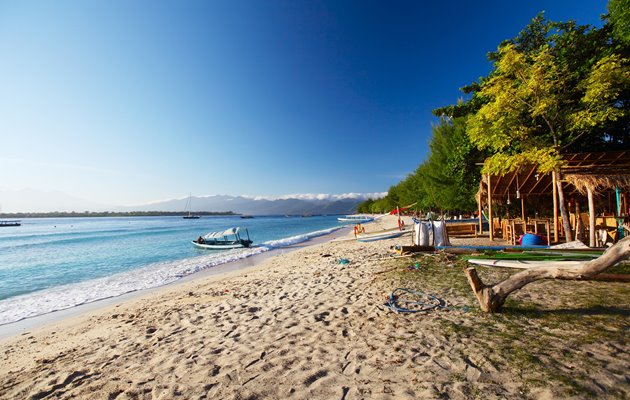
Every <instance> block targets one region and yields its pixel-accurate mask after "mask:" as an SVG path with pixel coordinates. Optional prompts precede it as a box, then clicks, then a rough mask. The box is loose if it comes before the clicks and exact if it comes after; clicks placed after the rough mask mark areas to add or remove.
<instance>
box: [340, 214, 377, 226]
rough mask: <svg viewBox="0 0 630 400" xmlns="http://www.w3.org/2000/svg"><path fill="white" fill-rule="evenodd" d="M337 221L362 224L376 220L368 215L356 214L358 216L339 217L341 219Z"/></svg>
mask: <svg viewBox="0 0 630 400" xmlns="http://www.w3.org/2000/svg"><path fill="white" fill-rule="evenodd" d="M337 221H339V222H347V223H353V224H362V223H365V222H371V221H374V218H372V217H370V216H368V215H361V214H356V215H346V216H343V217H339V218H337Z"/></svg>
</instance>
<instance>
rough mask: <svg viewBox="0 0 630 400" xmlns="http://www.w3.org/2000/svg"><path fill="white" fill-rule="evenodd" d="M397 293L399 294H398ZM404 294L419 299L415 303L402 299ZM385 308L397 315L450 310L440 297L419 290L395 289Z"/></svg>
mask: <svg viewBox="0 0 630 400" xmlns="http://www.w3.org/2000/svg"><path fill="white" fill-rule="evenodd" d="M396 292H398V294H397V293H396ZM403 294H411V295H413V296H417V298H416V300H415V301H411V300H405V299H401V295H403ZM418 297H419V299H418ZM384 306H385V307H387V308H389V309H390V310H392V311H393V312H395V313H417V312H424V311H429V310H434V309H437V308H448V307H446V301H444V300H442V299H440V298H439V297H436V296H434V295H432V294H429V293H425V292H421V291H419V290H412V289H405V288H396V289H394V291H393V292H392V294H391V295H390V296H389V299H388V300H387V302H386V303H385V304H384Z"/></svg>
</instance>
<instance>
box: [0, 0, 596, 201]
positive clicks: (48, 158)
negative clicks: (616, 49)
mask: <svg viewBox="0 0 630 400" xmlns="http://www.w3.org/2000/svg"><path fill="white" fill-rule="evenodd" d="M541 10H545V11H546V16H547V17H548V18H550V19H553V20H567V19H575V20H577V21H578V23H582V24H595V25H601V22H600V14H602V13H605V11H606V1H604V0H566V1H565V0H547V1H542V0H541V1H525V0H523V1H519V2H517V1H504V0H503V1H477V2H472V1H444V2H437V1H360V0H356V1H339V0H334V1H296V0H287V1H274V0H229V1H213V0H208V1H189V0H185V1H174V0H173V1H120V0H113V1H111V0H110V1H87V0H80V1H5V0H0V139H1V142H0V143H1V148H2V151H1V152H0V171H2V172H1V173H0V188H4V189H21V188H27V187H28V188H33V189H41V190H60V191H63V192H65V193H68V194H71V195H74V196H78V197H81V198H84V199H88V200H93V201H98V202H102V203H109V204H120V205H125V204H140V203H144V202H149V201H152V200H159V199H165V198H172V197H181V196H185V195H187V193H189V192H192V193H193V194H194V195H209V194H232V195H238V194H248V195H267V196H274V195H283V194H291V193H338V194H339V193H347V192H380V191H386V190H387V189H388V187H389V186H390V185H392V184H395V183H397V182H398V181H399V180H400V179H402V178H403V177H404V176H405V175H406V174H408V173H410V172H411V171H413V170H414V169H415V168H416V167H417V166H418V164H419V163H420V162H421V161H422V160H423V159H424V158H425V157H426V155H427V142H428V140H429V138H430V135H431V124H432V123H433V122H434V121H435V119H434V118H433V117H432V115H431V110H432V109H434V108H436V107H439V106H443V105H447V104H451V103H454V102H455V101H457V99H458V97H460V96H461V93H460V92H459V88H460V87H462V86H463V85H465V84H468V83H470V82H472V81H474V80H476V79H477V78H478V77H479V76H482V75H485V74H487V73H488V72H489V71H490V68H491V66H490V64H489V63H488V62H487V60H486V53H487V52H488V51H492V50H494V49H496V47H497V45H498V44H499V42H500V41H501V40H503V39H507V38H511V37H513V36H515V35H516V34H517V33H518V32H519V31H520V30H521V29H522V28H523V27H524V26H525V25H526V24H527V23H528V22H529V21H530V20H531V19H532V18H533V17H534V16H535V15H536V13H537V12H539V11H541Z"/></svg>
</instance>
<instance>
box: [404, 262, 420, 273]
mask: <svg viewBox="0 0 630 400" xmlns="http://www.w3.org/2000/svg"><path fill="white" fill-rule="evenodd" d="M420 268H422V265H421V264H420V263H419V262H417V263H415V264H411V265H410V266H408V267H407V270H408V271H416V270H419V269H420Z"/></svg>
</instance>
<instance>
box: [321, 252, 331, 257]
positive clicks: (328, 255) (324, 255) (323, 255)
mask: <svg viewBox="0 0 630 400" xmlns="http://www.w3.org/2000/svg"><path fill="white" fill-rule="evenodd" d="M321 256H322V258H326V257H332V254H328V253H326V254H322V255H321Z"/></svg>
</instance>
